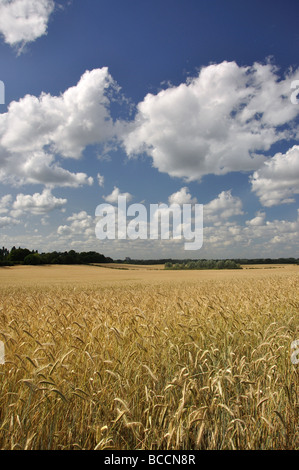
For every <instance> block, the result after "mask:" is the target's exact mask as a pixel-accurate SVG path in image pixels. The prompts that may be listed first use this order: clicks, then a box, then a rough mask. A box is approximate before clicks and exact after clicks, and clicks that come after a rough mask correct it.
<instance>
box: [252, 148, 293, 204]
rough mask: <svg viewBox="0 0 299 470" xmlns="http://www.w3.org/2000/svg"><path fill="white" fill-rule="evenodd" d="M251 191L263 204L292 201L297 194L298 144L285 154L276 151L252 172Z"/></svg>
mask: <svg viewBox="0 0 299 470" xmlns="http://www.w3.org/2000/svg"><path fill="white" fill-rule="evenodd" d="M251 185H252V191H254V192H255V193H256V194H257V196H258V197H259V199H260V202H261V204H262V205H263V206H266V207H271V206H274V205H278V204H287V203H290V202H294V201H295V199H294V198H293V197H292V196H293V195H294V194H299V146H298V145H294V146H293V147H292V148H290V149H289V150H288V151H287V152H286V153H285V154H282V153H277V154H276V155H274V157H273V158H271V159H270V160H269V161H267V162H265V163H264V165H263V166H262V167H261V168H260V169H259V170H257V171H255V172H254V173H253V176H252V178H251Z"/></svg>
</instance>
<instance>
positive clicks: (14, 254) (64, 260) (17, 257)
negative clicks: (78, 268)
mask: <svg viewBox="0 0 299 470" xmlns="http://www.w3.org/2000/svg"><path fill="white" fill-rule="evenodd" d="M90 263H113V259H112V258H109V257H106V256H104V255H102V254H100V253H97V252H95V251H87V252H81V253H77V252H76V251H74V250H70V251H65V252H58V251H53V252H51V253H38V251H37V250H32V251H31V250H28V248H20V247H19V248H16V247H15V246H13V247H12V249H11V250H10V251H9V250H8V249H7V248H4V247H3V248H2V249H0V266H13V265H15V264H26V265H41V264H90Z"/></svg>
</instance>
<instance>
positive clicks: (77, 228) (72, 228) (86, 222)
mask: <svg viewBox="0 0 299 470" xmlns="http://www.w3.org/2000/svg"><path fill="white" fill-rule="evenodd" d="M67 221H68V222H71V224H70V225H60V226H59V227H58V229H57V233H58V235H61V236H64V237H68V238H73V237H76V236H77V237H78V236H84V237H85V238H90V237H93V238H95V219H94V218H93V217H92V216H91V215H88V214H87V212H86V211H81V212H78V213H74V214H73V215H72V216H70V217H68V218H67Z"/></svg>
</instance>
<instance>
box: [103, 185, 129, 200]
mask: <svg viewBox="0 0 299 470" xmlns="http://www.w3.org/2000/svg"><path fill="white" fill-rule="evenodd" d="M119 196H125V197H126V198H127V202H129V201H131V200H132V197H133V196H132V194H130V193H121V192H120V190H119V188H117V187H116V186H114V189H113V191H112V193H111V194H109V195H108V196H103V199H104V201H106V202H109V203H110V204H116V203H117V202H118V197H119Z"/></svg>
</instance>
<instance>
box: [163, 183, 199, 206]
mask: <svg viewBox="0 0 299 470" xmlns="http://www.w3.org/2000/svg"><path fill="white" fill-rule="evenodd" d="M168 202H169V204H180V205H182V204H196V203H197V199H196V197H195V198H192V196H191V194H190V193H188V188H187V187H186V186H184V187H183V188H181V189H180V190H179V191H177V192H176V193H173V194H171V196H169V198H168Z"/></svg>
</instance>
